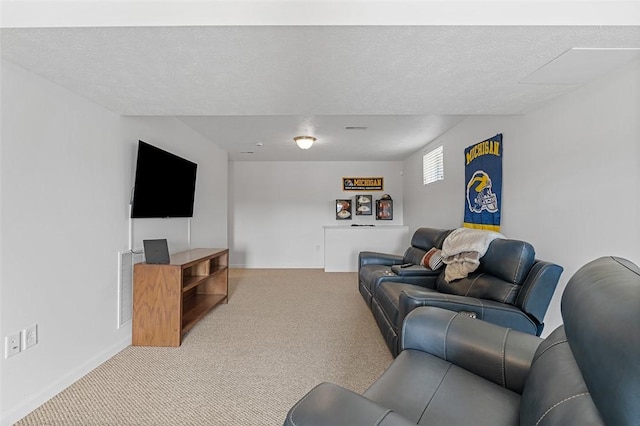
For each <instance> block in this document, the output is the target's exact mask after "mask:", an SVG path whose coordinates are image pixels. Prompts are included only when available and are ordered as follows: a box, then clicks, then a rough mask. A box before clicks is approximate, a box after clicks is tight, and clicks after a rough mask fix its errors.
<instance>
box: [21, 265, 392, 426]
mask: <svg viewBox="0 0 640 426" xmlns="http://www.w3.org/2000/svg"><path fill="white" fill-rule="evenodd" d="M229 286H230V300H229V304H227V305H220V306H218V307H216V308H215V309H214V310H213V311H212V312H211V313H210V314H209V315H207V316H206V317H205V318H204V319H203V320H201V321H200V322H199V323H198V324H197V325H196V326H195V327H194V328H193V329H192V330H191V331H190V332H189V334H188V335H187V336H186V337H185V339H184V340H183V343H182V346H180V347H179V348H148V347H132V346H130V347H128V348H126V349H125V350H123V351H122V352H120V353H119V354H117V355H116V356H114V357H113V358H111V359H110V360H108V361H107V362H105V363H104V364H102V365H101V366H99V367H98V368H96V369H95V370H93V371H92V372H91V373H89V374H88V375H86V376H85V377H83V378H82V379H80V380H79V381H77V382H76V383H74V384H73V385H71V386H70V387H69V388H67V389H66V390H64V391H63V392H61V393H60V394H58V395H57V396H55V397H54V398H52V399H51V400H49V401H48V402H46V403H45V404H44V405H42V406H41V407H40V408H38V409H36V410H35V411H34V412H32V413H31V414H29V415H28V416H27V417H25V418H24V419H22V420H21V421H20V422H18V425H20V426H24V425H65V426H66V425H83V426H84V425H281V424H282V422H283V421H284V419H285V416H286V413H287V411H288V410H289V409H290V408H291V406H293V404H295V402H296V401H297V400H298V399H300V398H301V397H302V396H303V395H304V394H305V393H306V392H307V391H309V390H310V389H311V388H312V387H314V386H315V385H317V384H319V383H320V382H323V381H329V382H333V383H336V384H339V385H341V386H344V387H346V388H348V389H351V390H353V391H356V392H359V393H360V392H362V391H364V390H365V389H366V388H367V387H368V386H369V385H370V384H371V383H373V382H374V381H375V379H376V378H377V377H378V376H379V375H380V374H381V373H382V372H383V371H384V369H385V368H386V367H387V366H388V365H389V364H390V363H391V361H392V357H391V354H390V353H389V351H388V349H387V347H386V345H385V344H384V341H383V339H382V336H381V334H380V332H379V331H378V328H377V326H376V324H375V320H374V318H373V316H372V315H371V312H370V311H369V309H368V308H367V306H366V303H365V302H364V300H363V299H362V297H361V296H360V294H359V293H358V290H357V277H356V274H355V273H325V272H324V271H322V270H316V269H232V270H230V274H229Z"/></svg>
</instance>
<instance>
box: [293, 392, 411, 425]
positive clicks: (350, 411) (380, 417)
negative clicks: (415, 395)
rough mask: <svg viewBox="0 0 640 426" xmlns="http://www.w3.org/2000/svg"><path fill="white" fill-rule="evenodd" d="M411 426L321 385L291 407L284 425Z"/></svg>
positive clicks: (362, 399)
mask: <svg viewBox="0 0 640 426" xmlns="http://www.w3.org/2000/svg"><path fill="white" fill-rule="evenodd" d="M303 425H304V426H327V425H332V426H340V425H344V426H409V425H411V426H415V423H413V422H410V421H409V420H407V419H406V418H404V417H402V416H401V415H399V414H397V413H395V412H393V411H391V410H389V409H388V408H385V407H383V406H381V405H378V404H376V403H375V402H373V401H371V400H369V399H367V398H365V397H364V396H362V395H358V394H357V393H354V392H351V391H350V390H347V389H345V388H342V387H340V386H337V385H334V384H332V383H321V384H319V385H318V386H316V387H315V388H313V389H311V391H309V393H307V394H306V395H305V396H304V397H303V398H302V399H301V400H300V401H299V402H298V403H297V404H296V405H294V406H293V407H292V408H291V410H289V413H288V414H287V418H286V420H285V422H284V426H303Z"/></svg>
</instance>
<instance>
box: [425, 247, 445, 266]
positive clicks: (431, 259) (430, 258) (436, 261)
mask: <svg viewBox="0 0 640 426" xmlns="http://www.w3.org/2000/svg"><path fill="white" fill-rule="evenodd" d="M420 263H421V264H422V265H423V266H426V267H427V268H430V269H433V270H434V271H435V270H436V269H439V268H441V267H442V265H443V264H444V263H443V262H442V250H439V249H437V248H435V247H433V248H431V249H430V250H429V251H428V252H427V253H426V254H425V255H424V257H423V258H422V262H420Z"/></svg>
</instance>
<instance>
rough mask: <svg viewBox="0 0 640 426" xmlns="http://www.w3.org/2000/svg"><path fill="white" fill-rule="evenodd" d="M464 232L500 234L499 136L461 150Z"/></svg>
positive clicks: (500, 167)
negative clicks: (472, 230) (462, 153)
mask: <svg viewBox="0 0 640 426" xmlns="http://www.w3.org/2000/svg"><path fill="white" fill-rule="evenodd" d="M464 162H465V168H464V175H465V203H464V204H465V208H464V223H463V226H464V227H465V228H474V229H486V230H488V231H496V232H499V231H500V206H501V201H502V133H499V134H497V135H495V136H494V137H492V138H489V139H487V140H484V141H482V142H479V143H477V144H475V145H471V146H469V147H467V148H466V149H465V150H464Z"/></svg>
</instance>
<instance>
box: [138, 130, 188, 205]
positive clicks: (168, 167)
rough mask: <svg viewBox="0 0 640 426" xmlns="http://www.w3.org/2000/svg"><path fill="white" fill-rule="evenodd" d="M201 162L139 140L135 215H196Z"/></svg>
mask: <svg viewBox="0 0 640 426" xmlns="http://www.w3.org/2000/svg"><path fill="white" fill-rule="evenodd" d="M197 168H198V165H197V164H196V163H192V162H191V161H189V160H186V159H184V158H182V157H178V156H177V155H174V154H171V153H170V152H167V151H164V150H162V149H160V148H156V147H155V146H153V145H149V144H148V143H146V142H143V141H138V160H137V161H136V177H135V183H134V187H133V199H132V208H131V217H132V218H154V217H155V218H158V217H162V218H166V217H193V202H194V199H195V189H196V170H197Z"/></svg>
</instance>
